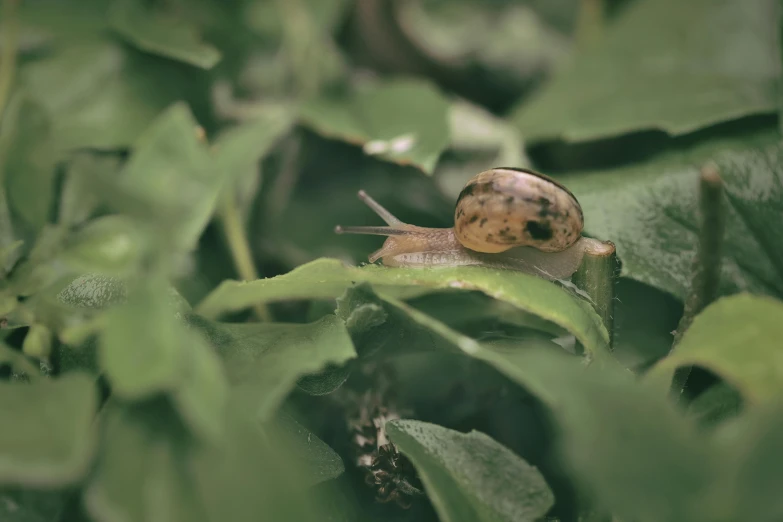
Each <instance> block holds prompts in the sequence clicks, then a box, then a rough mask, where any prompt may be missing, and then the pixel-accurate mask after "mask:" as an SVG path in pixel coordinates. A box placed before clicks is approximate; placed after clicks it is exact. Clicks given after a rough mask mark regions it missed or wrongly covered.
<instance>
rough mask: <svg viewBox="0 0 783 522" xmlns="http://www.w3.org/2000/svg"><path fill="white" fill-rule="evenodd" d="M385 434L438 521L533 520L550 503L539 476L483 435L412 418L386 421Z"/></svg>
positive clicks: (519, 521)
mask: <svg viewBox="0 0 783 522" xmlns="http://www.w3.org/2000/svg"><path fill="white" fill-rule="evenodd" d="M386 430H387V433H388V435H389V438H390V439H391V441H392V442H394V443H395V444H396V445H397V446H398V447H399V449H400V451H401V452H402V453H404V454H405V456H407V457H408V458H409V459H410V460H411V461H412V462H413V465H414V466H415V467H416V470H417V471H418V473H419V476H420V477H421V480H422V482H423V483H424V487H425V489H426V491H427V496H428V497H429V500H430V501H431V502H432V504H433V505H434V506H435V509H436V510H437V512H438V515H439V516H440V519H441V520H442V521H443V522H457V521H466V522H467V521H487V522H489V521H492V522H501V521H508V522H511V521H514V522H525V521H530V522H533V521H535V520H539V519H540V518H541V517H543V516H544V515H546V513H547V511H549V509H550V508H551V507H552V505H553V504H554V500H555V499H554V495H553V494H552V491H551V490H550V489H549V486H547V484H546V481H545V480H544V477H543V476H542V475H541V473H540V472H539V471H538V470H537V469H536V468H535V467H533V466H531V465H530V464H528V463H527V462H525V461H524V460H522V458H520V457H519V456H518V455H516V454H515V453H514V452H512V451H511V450H509V449H508V448H506V447H505V446H503V445H501V444H500V443H498V442H496V441H495V440H493V439H492V438H490V437H488V436H487V435H485V434H483V433H480V432H477V431H471V432H470V433H467V434H464V433H459V432H457V431H453V430H450V429H447V428H443V427H440V426H437V425H435V424H430V423H427V422H420V421H414V420H395V421H390V422H388V423H387V424H386Z"/></svg>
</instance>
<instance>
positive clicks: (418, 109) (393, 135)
mask: <svg viewBox="0 0 783 522" xmlns="http://www.w3.org/2000/svg"><path fill="white" fill-rule="evenodd" d="M300 118H301V120H302V122H303V123H304V124H305V125H307V126H309V127H312V128H313V130H315V131H316V132H318V133H319V134H322V135H324V136H326V137H333V138H337V139H341V140H343V141H347V142H349V143H354V144H358V145H363V146H364V151H365V153H367V154H370V155H376V156H378V157H380V158H381V159H384V160H386V161H391V162H393V163H399V164H401V165H414V166H416V167H418V168H419V169H421V170H423V171H424V172H425V173H426V174H432V172H433V170H434V169H435V164H436V163H437V161H438V158H439V157H440V155H441V152H443V150H444V149H445V148H446V147H447V146H448V145H449V141H450V136H449V119H448V118H449V102H448V101H447V100H446V99H445V98H444V97H443V95H442V94H441V93H439V92H438V91H437V90H436V89H435V88H434V87H432V86H431V85H430V84H429V83H426V82H423V81H421V80H394V81H389V82H386V83H381V84H377V85H372V86H368V87H366V88H364V89H361V90H358V91H357V92H355V93H353V94H352V95H351V96H350V97H349V98H332V97H322V98H318V99H314V100H311V101H309V102H306V103H305V104H304V105H303V106H302V107H301V109H300Z"/></svg>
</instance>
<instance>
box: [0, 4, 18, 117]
mask: <svg viewBox="0 0 783 522" xmlns="http://www.w3.org/2000/svg"><path fill="white" fill-rule="evenodd" d="M18 6H19V0H4V1H3V16H2V18H3V19H4V20H5V24H4V25H3V34H4V35H5V39H4V40H3V47H2V55H0V121H2V119H3V111H4V109H5V106H6V104H7V103H8V97H9V95H10V94H11V86H12V85H13V83H14V82H13V80H14V73H15V70H16V49H17V45H18V43H19V20H18V19H17V17H16V10H17V8H18Z"/></svg>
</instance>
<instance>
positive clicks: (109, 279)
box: [57, 274, 127, 309]
mask: <svg viewBox="0 0 783 522" xmlns="http://www.w3.org/2000/svg"><path fill="white" fill-rule="evenodd" d="M126 297H127V289H126V286H125V283H124V282H123V281H122V279H119V278H117V277H113V276H107V275H103V274H85V275H82V276H79V277H77V278H76V279H74V280H73V281H71V283H70V284H68V286H66V287H65V288H63V289H62V290H61V291H60V293H59V294H57V299H58V300H59V301H60V302H61V303H63V304H65V305H68V306H73V307H77V308H88V309H103V308H106V307H108V306H111V305H114V304H117V303H121V302H124V301H125V299H126Z"/></svg>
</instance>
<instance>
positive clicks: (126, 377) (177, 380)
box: [99, 281, 227, 438]
mask: <svg viewBox="0 0 783 522" xmlns="http://www.w3.org/2000/svg"><path fill="white" fill-rule="evenodd" d="M158 283H160V281H158ZM99 362H100V364H101V367H102V368H103V369H104V371H105V372H106V376H107V378H108V380H109V383H110V384H111V385H112V391H113V392H114V394H115V395H116V396H117V397H119V398H122V399H126V400H142V399H148V398H151V397H154V396H156V395H159V394H164V395H167V396H169V397H170V398H171V399H172V401H173V403H174V405H175V406H176V408H177V410H178V411H179V413H180V414H181V415H182V417H183V419H184V420H185V422H186V423H188V425H189V426H190V427H191V429H192V430H193V431H194V432H196V433H197V434H199V435H203V436H204V437H205V438H215V437H217V436H218V435H219V434H220V432H221V429H222V421H221V419H222V417H221V415H222V411H223V407H224V403H225V400H226V396H227V395H226V394H227V384H226V381H225V375H224V374H223V371H222V368H221V365H220V361H219V360H218V358H217V357H216V355H215V354H214V353H213V352H212V350H211V349H210V347H209V345H208V344H207V343H206V341H205V340H204V339H203V337H202V336H200V335H199V334H198V333H197V332H195V331H193V330H190V329H188V328H187V326H186V325H185V324H184V323H183V322H182V321H181V320H180V319H179V318H177V317H176V316H175V315H174V309H173V307H172V303H171V298H170V296H167V295H166V287H165V286H163V285H159V284H158V285H156V284H155V282H154V281H150V282H145V283H142V284H140V285H138V287H137V289H136V290H135V291H134V292H133V293H131V294H130V295H129V298H128V301H127V303H125V304H123V305H120V306H117V307H115V308H112V309H111V310H109V311H108V312H107V313H106V317H105V319H104V320H103V325H102V330H101V332H100V351H99Z"/></svg>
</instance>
